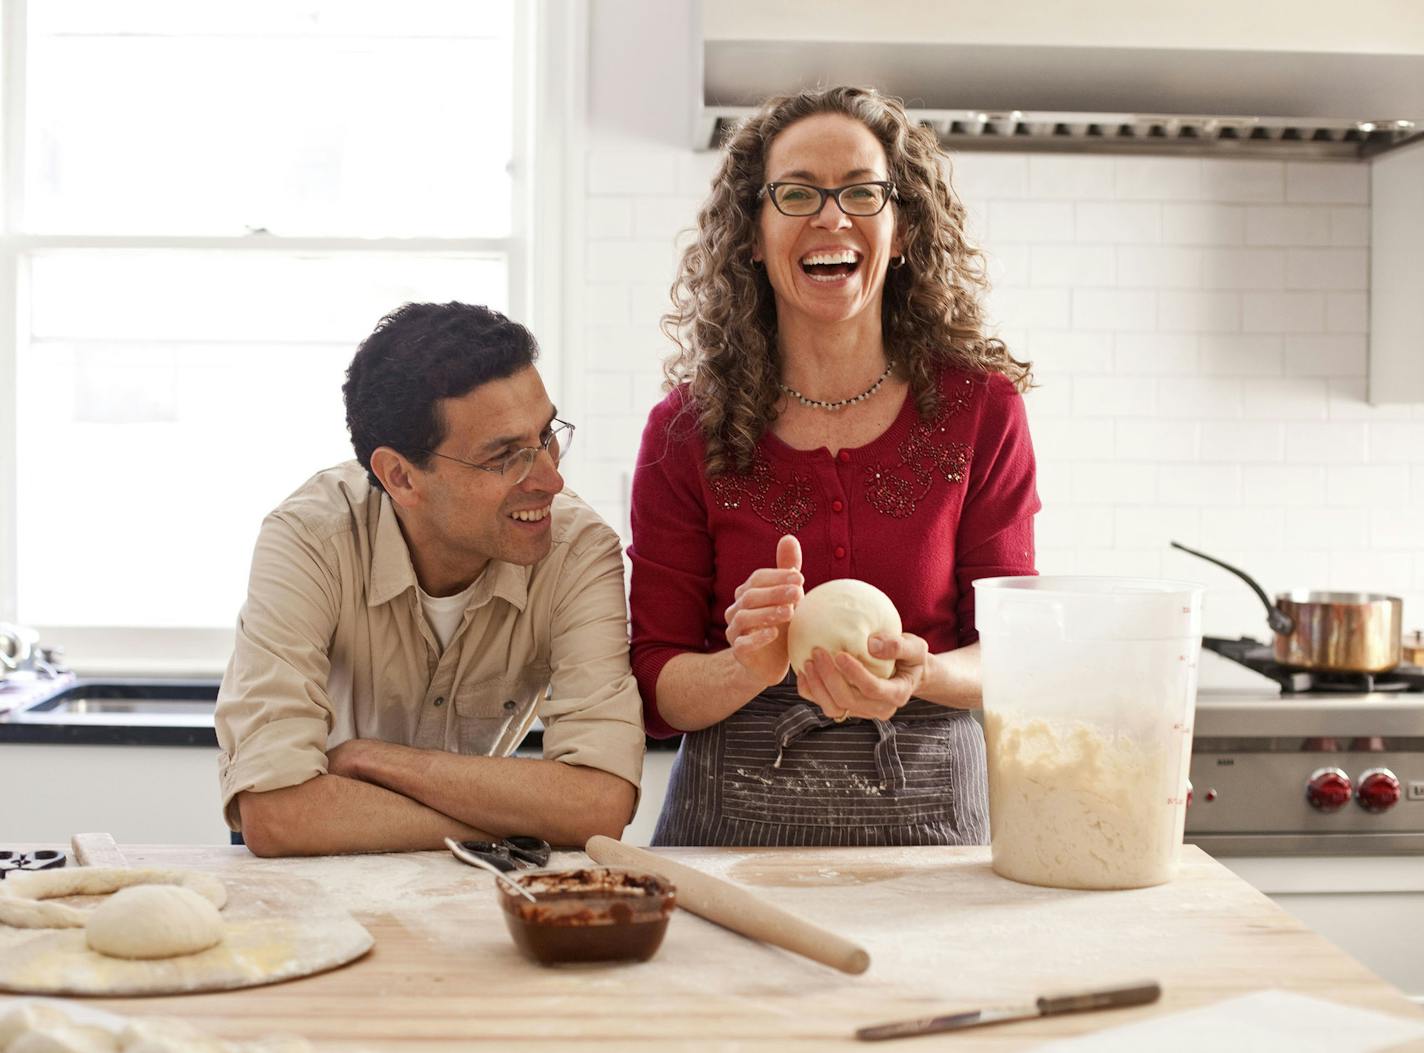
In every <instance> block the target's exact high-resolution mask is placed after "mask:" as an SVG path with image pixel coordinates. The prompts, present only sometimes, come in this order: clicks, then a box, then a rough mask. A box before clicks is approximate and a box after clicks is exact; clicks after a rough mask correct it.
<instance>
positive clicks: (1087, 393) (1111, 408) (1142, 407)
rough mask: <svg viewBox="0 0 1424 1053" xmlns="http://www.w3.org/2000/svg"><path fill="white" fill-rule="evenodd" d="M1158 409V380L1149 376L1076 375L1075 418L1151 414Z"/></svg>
mask: <svg viewBox="0 0 1424 1053" xmlns="http://www.w3.org/2000/svg"><path fill="white" fill-rule="evenodd" d="M1156 411H1157V382H1156V381H1155V380H1152V379H1150V378H1148V377H1075V378H1074V379H1073V415H1074V416H1075V417H1102V416H1113V417H1150V416H1152V415H1153V414H1154V413H1156Z"/></svg>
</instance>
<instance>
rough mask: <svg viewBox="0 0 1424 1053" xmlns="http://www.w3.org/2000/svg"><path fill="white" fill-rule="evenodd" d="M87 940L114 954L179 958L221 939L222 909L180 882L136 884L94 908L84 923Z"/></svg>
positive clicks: (123, 956)
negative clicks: (85, 923) (174, 883)
mask: <svg viewBox="0 0 1424 1053" xmlns="http://www.w3.org/2000/svg"><path fill="white" fill-rule="evenodd" d="M84 938H85V940H86V942H88V944H89V946H90V947H92V948H93V949H94V950H96V951H98V952H99V953H100V954H107V955H109V956H110V957H111V958H176V957H178V956H179V955H182V954H196V953H197V952H198V951H205V950H207V949H208V948H209V947H212V946H215V945H216V944H218V943H221V942H222V938H223V922H222V915H220V914H219V913H218V909H217V907H215V906H213V905H212V903H211V902H209V901H208V900H207V899H205V898H204V897H203V896H200V895H198V893H196V892H194V891H192V890H191V889H186V888H183V887H181V886H179V885H137V886H135V887H133V888H126V889H121V890H120V891H118V892H115V893H114V894H113V895H112V896H110V897H109V898H108V899H107V900H105V901H104V902H103V903H101V904H99V906H97V907H95V908H94V913H93V914H91V915H90V916H89V924H88V925H86V926H85V928H84Z"/></svg>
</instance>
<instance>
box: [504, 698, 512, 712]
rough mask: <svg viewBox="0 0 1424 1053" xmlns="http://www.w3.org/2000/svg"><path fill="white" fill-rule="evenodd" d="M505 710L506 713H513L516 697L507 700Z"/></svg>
mask: <svg viewBox="0 0 1424 1053" xmlns="http://www.w3.org/2000/svg"><path fill="white" fill-rule="evenodd" d="M504 711H505V712H506V713H513V712H514V699H512V698H511V699H509V700H508V701H507V702H505V704H504Z"/></svg>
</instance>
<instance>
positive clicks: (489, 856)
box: [460, 834, 551, 872]
mask: <svg viewBox="0 0 1424 1053" xmlns="http://www.w3.org/2000/svg"><path fill="white" fill-rule="evenodd" d="M460 847H461V848H463V849H465V850H466V851H467V852H470V853H472V854H474V855H477V856H479V857H480V858H481V859H483V860H484V861H485V862H486V863H488V864H490V865H491V866H494V867H498V868H499V869H500V870H503V871H506V872H508V871H511V870H528V869H530V868H531V867H542V866H547V865H548V863H549V852H550V851H551V850H550V848H549V842H548V841H544V840H541V839H540V838H537V837H528V836H525V835H524V834H510V835H509V836H508V837H504V838H501V839H500V840H498V841H461V842H460Z"/></svg>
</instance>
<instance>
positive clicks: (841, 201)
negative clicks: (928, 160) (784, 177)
mask: <svg viewBox="0 0 1424 1053" xmlns="http://www.w3.org/2000/svg"><path fill="white" fill-rule="evenodd" d="M758 196H759V197H767V198H770V199H771V203H772V204H773V205H775V206H776V211H778V212H780V213H781V214H782V215H783V216H814V215H816V214H817V213H818V212H820V211H821V209H823V208H825V207H826V198H828V197H829V198H833V199H834V200H835V203H836V207H837V208H839V209H840V210H841V211H842V212H844V213H845V214H846V215H847V216H874V215H876V214H877V213H879V212H880V210H881V209H883V208H884V207H885V206H886V205H888V204H889V203H890V200H891V199H892V198H896V197H899V195H898V194H897V193H896V192H895V184H894V183H891V182H889V181H888V180H885V179H877V180H874V181H872V182H869V183H850V184H848V185H846V186H837V187H824V186H812V185H811V184H810V183H767V184H766V186H764V187H762V188H761V191H760V193H759V194H758Z"/></svg>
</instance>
